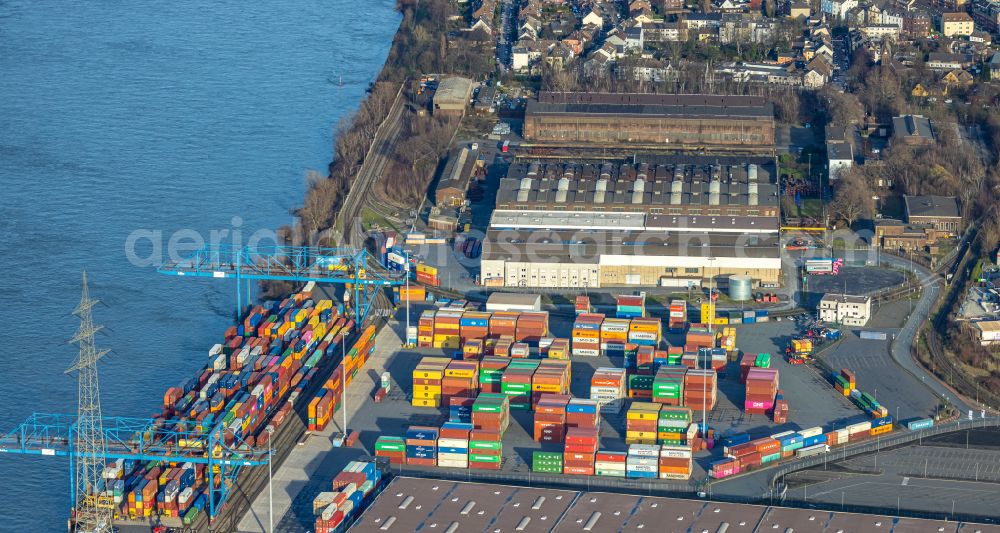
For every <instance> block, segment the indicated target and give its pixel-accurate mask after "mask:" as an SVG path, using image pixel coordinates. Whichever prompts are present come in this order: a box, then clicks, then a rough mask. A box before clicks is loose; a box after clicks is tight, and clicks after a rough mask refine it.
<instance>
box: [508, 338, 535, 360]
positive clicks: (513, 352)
mask: <svg viewBox="0 0 1000 533" xmlns="http://www.w3.org/2000/svg"><path fill="white" fill-rule="evenodd" d="M508 356H510V358H511V359H527V358H529V357H531V346H528V343H526V342H515V343H513V344H511V345H510V353H509V354H508Z"/></svg>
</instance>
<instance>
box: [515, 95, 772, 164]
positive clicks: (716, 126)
mask: <svg viewBox="0 0 1000 533" xmlns="http://www.w3.org/2000/svg"><path fill="white" fill-rule="evenodd" d="M524 138H525V139H526V140H528V141H530V142H535V143H554V144H571V145H572V144H612V145H622V144H640V145H642V144H644V145H655V146H658V147H664V146H666V147H677V148H685V147H688V148H690V147H715V148H729V149H740V148H741V149H758V150H760V149H766V150H770V149H771V148H773V146H774V106H773V105H772V104H771V103H769V102H767V100H766V99H764V98H762V97H757V96H719V95H704V94H637V93H623V94H612V93H564V92H560V93H553V92H541V93H539V95H538V98H537V99H535V100H529V101H528V105H527V108H526V110H525V119H524Z"/></svg>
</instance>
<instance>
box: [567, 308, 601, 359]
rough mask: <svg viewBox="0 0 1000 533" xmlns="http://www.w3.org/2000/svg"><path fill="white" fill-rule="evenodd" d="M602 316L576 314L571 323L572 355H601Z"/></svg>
mask: <svg viewBox="0 0 1000 533" xmlns="http://www.w3.org/2000/svg"><path fill="white" fill-rule="evenodd" d="M603 322H604V315H602V314H599V313H582V314H577V316H576V320H575V321H574V322H573V336H572V341H573V355H574V356H576V357H584V356H585V357H597V356H598V355H601V324H602V323H603Z"/></svg>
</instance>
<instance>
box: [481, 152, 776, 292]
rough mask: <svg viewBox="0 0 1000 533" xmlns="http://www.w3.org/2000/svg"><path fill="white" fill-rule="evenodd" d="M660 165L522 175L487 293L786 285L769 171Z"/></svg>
mask: <svg viewBox="0 0 1000 533" xmlns="http://www.w3.org/2000/svg"><path fill="white" fill-rule="evenodd" d="M658 161H659V162H658V163H627V164H621V165H609V164H607V163H603V164H594V165H589V166H588V165H565V164H559V165H544V166H542V165H537V164H532V165H522V167H521V168H520V169H518V168H513V172H511V173H509V174H508V178H505V179H503V180H501V185H500V190H499V192H498V196H497V206H498V209H497V210H496V211H494V213H493V217H492V219H491V221H490V228H489V230H488V231H487V235H486V238H485V239H484V244H483V256H482V261H481V279H482V282H483V284H484V285H486V286H491V287H504V286H506V287H547V288H573V287H589V288H597V287H608V286H654V285H659V286H672V287H684V288H687V287H697V286H700V285H701V284H702V283H703V282H705V280H707V279H709V278H715V279H719V280H723V279H728V277H729V276H730V275H734V274H742V275H747V276H750V277H751V278H753V279H754V280H755V281H756V282H757V283H778V282H779V280H780V275H781V254H780V242H779V238H778V237H779V224H778V216H777V215H778V207H777V205H778V198H777V187H776V185H774V183H773V182H772V181H771V179H772V176H773V173H772V172H770V171H769V170H768V165H767V163H768V161H767V160H763V161H760V162H751V163H748V162H746V159H739V158H735V157H724V158H719V157H711V158H709V157H706V158H691V157H684V158H668V157H660V158H658ZM770 168H771V169H773V165H772V166H771V167H770ZM518 171H519V172H520V174H518ZM529 176H530V177H529Z"/></svg>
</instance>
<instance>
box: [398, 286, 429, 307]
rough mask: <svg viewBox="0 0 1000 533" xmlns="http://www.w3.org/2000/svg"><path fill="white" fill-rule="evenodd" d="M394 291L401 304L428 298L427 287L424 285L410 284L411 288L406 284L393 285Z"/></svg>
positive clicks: (413, 302)
mask: <svg viewBox="0 0 1000 533" xmlns="http://www.w3.org/2000/svg"><path fill="white" fill-rule="evenodd" d="M392 293H393V295H394V296H395V297H396V302H397V303H399V304H400V305H406V303H407V301H409V303H410V304H411V305H412V304H415V303H418V302H423V301H424V299H425V298H427V289H425V288H424V287H423V286H422V285H410V286H409V288H407V287H406V286H405V285H403V286H397V287H393V288H392Z"/></svg>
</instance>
